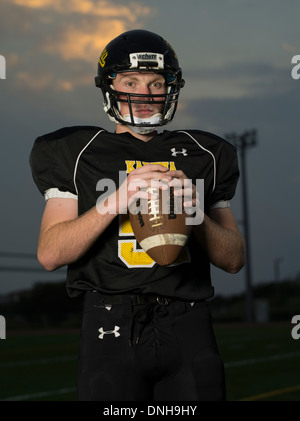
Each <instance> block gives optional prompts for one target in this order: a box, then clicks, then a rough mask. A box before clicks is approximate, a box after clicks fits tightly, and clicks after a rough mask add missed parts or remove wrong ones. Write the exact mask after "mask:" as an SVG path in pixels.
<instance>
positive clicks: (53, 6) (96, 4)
mask: <svg viewBox="0 0 300 421" xmlns="http://www.w3.org/2000/svg"><path fill="white" fill-rule="evenodd" d="M13 3H14V4H15V5H17V6H23V7H27V8H30V9H40V10H41V9H47V10H49V11H51V10H52V11H55V12H58V13H64V14H70V13H78V14H81V15H93V16H102V17H104V18H107V19H111V18H118V19H126V20H127V21H129V22H135V21H136V18H137V16H142V15H149V14H150V13H151V9H150V7H148V6H142V5H140V4H138V3H137V2H130V3H129V4H128V6H126V5H123V4H117V3H116V2H109V1H107V0H96V1H91V0H13Z"/></svg>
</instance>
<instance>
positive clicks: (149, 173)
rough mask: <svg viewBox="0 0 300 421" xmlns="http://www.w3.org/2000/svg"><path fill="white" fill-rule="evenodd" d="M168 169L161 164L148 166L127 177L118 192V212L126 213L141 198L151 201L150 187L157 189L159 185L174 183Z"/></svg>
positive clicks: (161, 186) (132, 172)
mask: <svg viewBox="0 0 300 421" xmlns="http://www.w3.org/2000/svg"><path fill="white" fill-rule="evenodd" d="M167 172H168V169H167V168H166V167H164V166H163V165H160V164H147V165H144V166H143V167H140V168H137V169H135V170H133V171H131V173H130V174H129V175H128V176H127V179H126V180H125V181H124V182H123V183H122V185H121V186H120V188H119V190H118V191H117V207H118V209H117V211H118V213H126V212H127V209H128V208H130V206H131V205H132V204H133V203H134V202H135V201H136V200H137V199H139V198H141V199H142V198H144V199H149V197H150V194H149V192H148V191H147V189H148V187H150V186H151V187H155V186H156V185H158V184H159V186H160V188H163V183H164V182H165V183H166V187H167V184H168V183H169V182H170V181H172V176H171V175H168V174H167Z"/></svg>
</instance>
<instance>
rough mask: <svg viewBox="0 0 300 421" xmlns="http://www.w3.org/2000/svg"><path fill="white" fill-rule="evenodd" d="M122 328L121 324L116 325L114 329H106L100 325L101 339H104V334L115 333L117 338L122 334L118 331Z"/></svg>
mask: <svg viewBox="0 0 300 421" xmlns="http://www.w3.org/2000/svg"><path fill="white" fill-rule="evenodd" d="M119 330H120V327H119V326H115V328H114V330H107V331H104V330H103V327H100V329H98V331H99V333H100V335H99V339H103V337H104V335H112V334H114V335H115V338H117V337H118V336H120V333H119V332H118V331H119Z"/></svg>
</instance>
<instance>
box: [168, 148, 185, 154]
mask: <svg viewBox="0 0 300 421" xmlns="http://www.w3.org/2000/svg"><path fill="white" fill-rule="evenodd" d="M171 152H172V156H176V155H178V154H182V155H183V156H187V155H188V154H187V150H186V149H184V148H182V149H181V151H176V149H175V148H172V149H171Z"/></svg>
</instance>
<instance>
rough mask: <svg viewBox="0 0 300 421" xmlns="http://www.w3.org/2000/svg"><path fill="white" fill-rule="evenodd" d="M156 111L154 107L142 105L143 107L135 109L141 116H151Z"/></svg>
mask: <svg viewBox="0 0 300 421" xmlns="http://www.w3.org/2000/svg"><path fill="white" fill-rule="evenodd" d="M155 113H156V110H155V109H154V108H153V107H142V108H136V109H135V110H134V115H136V116H137V117H140V118H142V117H151V116H152V115H153V114H155Z"/></svg>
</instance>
